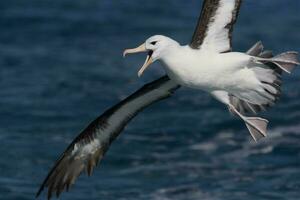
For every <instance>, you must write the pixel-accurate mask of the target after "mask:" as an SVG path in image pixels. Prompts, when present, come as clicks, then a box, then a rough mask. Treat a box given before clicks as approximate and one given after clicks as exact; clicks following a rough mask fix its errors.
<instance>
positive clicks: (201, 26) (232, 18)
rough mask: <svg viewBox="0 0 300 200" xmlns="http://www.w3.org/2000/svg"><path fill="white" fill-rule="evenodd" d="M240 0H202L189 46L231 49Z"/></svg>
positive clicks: (218, 50)
mask: <svg viewBox="0 0 300 200" xmlns="http://www.w3.org/2000/svg"><path fill="white" fill-rule="evenodd" d="M241 2H242V0H204V3H203V6H202V11H201V14H200V17H199V20H198V23H197V26H196V30H195V32H194V35H193V38H192V41H191V43H190V47H191V48H193V49H201V48H204V49H207V50H212V51H216V52H219V53H223V52H228V51H231V34H232V29H233V25H234V23H235V22H236V19H237V16H238V12H239V9H240V5H241Z"/></svg>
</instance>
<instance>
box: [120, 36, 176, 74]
mask: <svg viewBox="0 0 300 200" xmlns="http://www.w3.org/2000/svg"><path fill="white" fill-rule="evenodd" d="M174 45H176V46H178V45H179V44H178V43H177V42H176V41H174V40H172V39H171V38H168V37H166V36H163V35H155V36H152V37H150V38H148V39H147V40H146V41H145V43H143V44H142V45H140V46H139V47H137V48H134V49H126V50H125V51H124V53H123V56H124V57H125V56H126V54H129V53H139V52H148V55H147V58H146V60H145V63H144V65H143V66H142V67H141V69H140V70H139V72H138V76H139V77H140V76H141V75H142V74H143V72H144V71H145V69H146V68H147V67H148V66H149V65H150V64H151V63H153V62H155V61H156V60H159V59H161V58H163V56H165V55H166V53H168V51H169V50H170V49H171V48H172V46H174Z"/></svg>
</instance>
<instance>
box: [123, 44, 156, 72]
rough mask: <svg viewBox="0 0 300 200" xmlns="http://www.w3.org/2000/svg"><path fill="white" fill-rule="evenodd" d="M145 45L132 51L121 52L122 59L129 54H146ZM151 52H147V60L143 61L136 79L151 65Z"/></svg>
mask: <svg viewBox="0 0 300 200" xmlns="http://www.w3.org/2000/svg"><path fill="white" fill-rule="evenodd" d="M146 51H147V49H146V44H145V43H144V44H142V45H140V46H139V47H137V48H134V49H125V51H124V52H123V57H125V56H126V55H127V54H131V53H140V52H146ZM152 53H153V52H152V51H149V53H148V55H147V58H146V60H145V63H144V64H143V66H142V67H141V69H140V70H139V71H138V77H140V76H142V74H143V73H144V71H145V70H146V69H147V67H149V65H151V63H153V59H152V57H151V55H152Z"/></svg>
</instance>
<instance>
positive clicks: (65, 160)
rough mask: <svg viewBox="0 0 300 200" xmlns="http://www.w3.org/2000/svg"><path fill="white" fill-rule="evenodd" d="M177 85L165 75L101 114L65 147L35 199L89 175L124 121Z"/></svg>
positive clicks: (124, 124)
mask: <svg viewBox="0 0 300 200" xmlns="http://www.w3.org/2000/svg"><path fill="white" fill-rule="evenodd" d="M179 87H180V86H179V85H178V84H176V83H174V82H173V81H172V80H170V79H169V78H168V77H167V76H164V77H161V78H159V79H157V80H155V81H153V82H151V83H149V84H146V85H144V86H143V87H142V88H141V89H139V90H138V91H136V92H135V93H133V94H132V95H130V96H129V97H127V98H126V99H124V100H123V101H121V102H120V103H118V104H117V105H115V106H113V107H111V108H110V109H108V110H107V111H105V112H104V113H103V114H102V115H101V116H100V117H98V118H97V119H96V120H94V121H93V122H92V123H91V124H89V125H88V127H87V128H86V129H84V130H83V131H82V132H81V133H80V134H79V136H78V137H77V138H75V140H74V141H73V142H72V143H71V144H70V145H69V147H68V148H67V149H66V150H65V152H64V153H63V154H62V155H61V157H60V158H59V159H58V161H57V162H56V164H55V165H54V167H53V168H52V169H51V171H50V172H49V174H48V176H47V177H46V179H45V181H44V182H43V184H42V186H41V187H40V189H39V191H38V193H37V196H39V195H40V193H41V192H42V190H43V189H44V188H45V187H48V199H50V198H51V197H52V195H53V193H55V194H56V196H57V197H58V196H59V195H60V193H61V192H62V191H63V190H64V189H66V190H68V188H69V187H70V186H71V185H72V184H73V183H74V182H75V180H76V178H77V177H78V176H79V175H80V173H81V172H82V171H83V170H86V171H87V173H88V175H91V173H92V171H93V168H94V167H95V166H96V165H97V163H98V162H99V161H100V160H101V159H102V157H103V156H104V154H105V152H106V151H107V150H108V148H109V146H110V144H111V142H112V141H113V140H114V139H115V138H116V137H117V136H118V135H119V134H120V133H121V132H122V130H123V129H124V127H125V126H126V125H127V124H128V122H129V121H130V120H131V119H132V118H133V117H134V116H135V115H137V114H138V113H139V112H140V111H141V110H143V109H144V108H145V107H147V106H149V105H151V104H153V103H154V102H157V101H159V100H162V99H165V98H168V97H170V96H171V95H172V93H173V92H174V91H175V90H176V89H177V88H179Z"/></svg>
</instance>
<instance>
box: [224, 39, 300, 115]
mask: <svg viewBox="0 0 300 200" xmlns="http://www.w3.org/2000/svg"><path fill="white" fill-rule="evenodd" d="M247 54H248V55H250V56H254V59H255V61H257V62H255V63H254V66H253V68H252V70H253V72H254V73H255V75H256V77H257V78H258V80H259V81H260V82H261V89H260V90H259V91H256V92H252V95H251V96H252V97H253V98H254V100H256V102H255V101H254V102H253V101H251V102H250V101H247V100H245V99H242V98H239V97H236V96H234V95H230V102H231V104H232V105H234V107H235V108H236V109H237V110H238V111H239V112H241V113H242V114H257V113H259V112H260V111H265V110H266V109H267V108H268V107H271V106H273V105H274V104H275V103H276V101H278V99H279V98H280V95H281V85H282V80H281V76H282V72H283V71H285V72H287V73H291V72H292V70H293V68H294V67H295V66H297V65H299V61H298V53H297V52H293V51H289V52H285V53H281V54H279V55H277V56H273V54H272V52H271V51H269V50H264V46H263V45H262V43H261V42H257V43H256V44H255V45H254V46H253V47H252V48H250V49H249V50H248V51H247ZM259 99H260V102H258V100H259Z"/></svg>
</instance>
